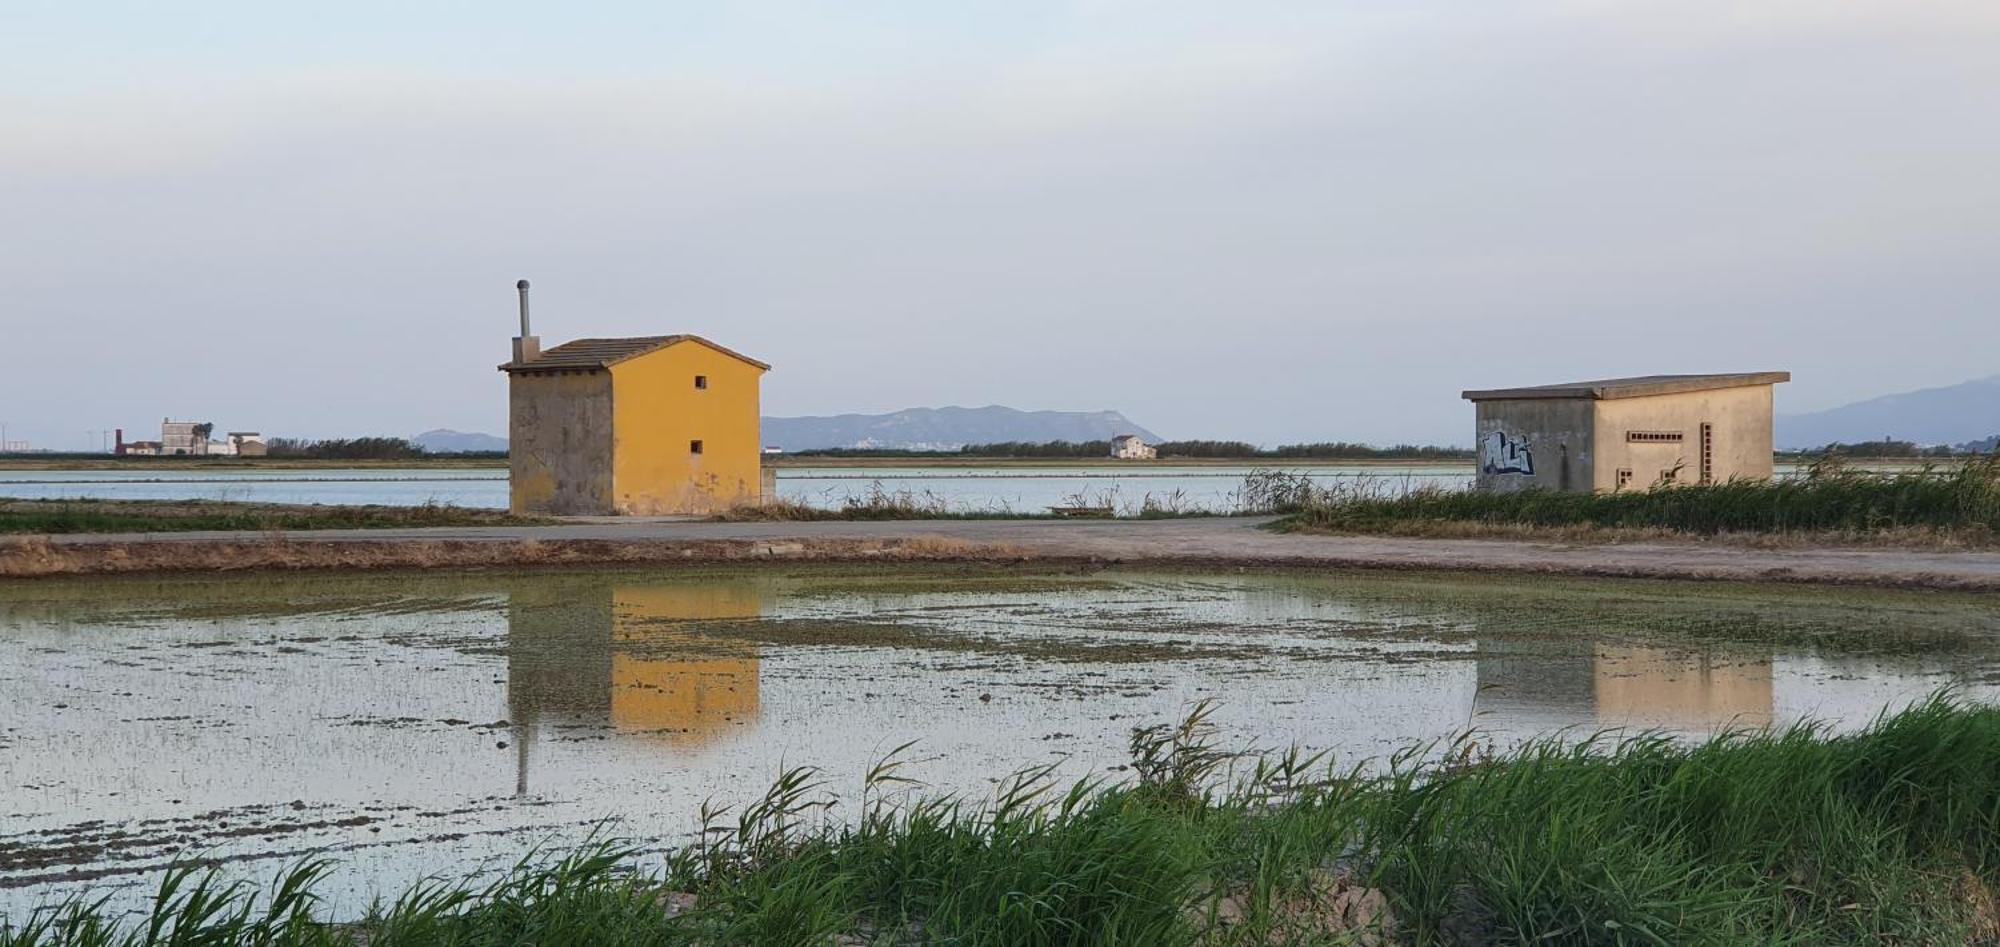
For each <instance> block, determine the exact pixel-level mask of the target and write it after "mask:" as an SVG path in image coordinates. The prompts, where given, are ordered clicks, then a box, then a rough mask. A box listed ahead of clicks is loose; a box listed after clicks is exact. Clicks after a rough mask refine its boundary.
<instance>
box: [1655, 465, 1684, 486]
mask: <svg viewBox="0 0 2000 947" xmlns="http://www.w3.org/2000/svg"><path fill="white" fill-rule="evenodd" d="M1680 479H1681V469H1680V468H1679V467H1675V468H1674V469H1672V470H1662V471H1660V482H1661V483H1663V484H1672V483H1677V482H1679V481H1680Z"/></svg>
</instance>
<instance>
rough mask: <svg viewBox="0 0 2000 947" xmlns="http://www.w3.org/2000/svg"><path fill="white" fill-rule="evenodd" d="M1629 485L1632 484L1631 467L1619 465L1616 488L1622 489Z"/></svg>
mask: <svg viewBox="0 0 2000 947" xmlns="http://www.w3.org/2000/svg"><path fill="white" fill-rule="evenodd" d="M1631 485H1632V468H1630V467H1620V468H1618V487H1617V489H1620V490H1623V489H1625V488H1626V487H1628V486H1631Z"/></svg>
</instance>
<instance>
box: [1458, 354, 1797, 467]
mask: <svg viewBox="0 0 2000 947" xmlns="http://www.w3.org/2000/svg"><path fill="white" fill-rule="evenodd" d="M1791 380H1792V376H1791V373H1789V372H1744V373H1738V374H1726V375H1646V376H1643V377H1638V378H1611V379H1605V380H1602V381H1580V382H1571V383H1568V384H1562V385H1539V386H1535V387H1529V388H1499V389H1492V390H1486V391H1467V392H1465V393H1464V397H1465V399H1466V400H1468V401H1471V402H1473V404H1474V405H1475V406H1476V407H1477V428H1476V435H1477V437H1478V451H1479V456H1478V464H1479V473H1478V485H1479V489H1481V490H1499V491H1512V490H1526V489H1530V488H1538V489H1545V490H1621V489H1628V490H1629V489H1645V488H1647V487H1650V486H1652V485H1654V484H1656V483H1660V482H1662V481H1665V482H1669V483H1721V482H1723V481H1727V480H1731V479H1739V478H1743V479H1762V478H1768V477H1769V476H1771V401H1772V386H1773V385H1776V384H1778V383H1780V382H1786V381H1791Z"/></svg>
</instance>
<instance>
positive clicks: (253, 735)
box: [0, 569, 2000, 916]
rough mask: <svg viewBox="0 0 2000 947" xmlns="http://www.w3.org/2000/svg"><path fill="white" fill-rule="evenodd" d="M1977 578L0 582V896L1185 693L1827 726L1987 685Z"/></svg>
mask: <svg viewBox="0 0 2000 947" xmlns="http://www.w3.org/2000/svg"><path fill="white" fill-rule="evenodd" d="M1995 604H1996V603H1995V602H1994V600H1993V599H1991V598H1990V597H1989V598H1979V597H1958V596H1950V595H1941V594H1935V593H1929V594H1916V593H1909V594H1904V593H1883V592H1861V591H1830V590H1821V589H1814V590H1807V589H1796V588H1764V587H1746V586H1726V585H1701V584H1670V583H1642V582H1603V581H1598V582H1566V581H1560V580H1544V579H1521V578H1518V577H1515V578H1509V577H1478V576H1438V575H1424V576H1412V575H1314V576H1305V575H1298V574H1268V573H1243V574H1235V573H1231V574H1200V575H1196V574H1165V573H1124V572H1101V573H1074V574H1058V575H1049V574H1028V573H1020V574H1009V573H993V572H966V571H955V570H951V569H932V570H920V571H907V570H906V571H900V572H883V571H867V570H812V571H805V570H800V571H791V572H774V571H770V570H765V571H761V572H731V571H710V572H700V573H693V574H688V573H681V574H676V575H668V574H661V573H622V572H590V573H539V574H532V575H500V574H469V575H444V576H439V575H427V576H361V577H356V576H341V577H315V578H303V579H302V578H271V577H255V578H239V579H184V580H164V581H162V580H147V581H116V582H105V581H95V582H90V583H81V582H79V583H73V584H72V583H57V582H43V583H33V584H14V585H6V584H0V913H11V914H14V915H16V916H19V915H20V913H21V912H23V911H25V910H27V909H29V908H31V907H32V906H34V905H36V904H39V903H44V902H46V901H48V900H49V899H51V898H56V897H60V896H62V895H64V894H68V893H71V892H74V891H76V890H78V889H79V888H80V887H81V886H82V885H84V884H86V883H88V884H90V885H94V886H97V887H99V888H100V889H102V890H106V891H110V892H112V893H113V896H114V898H115V899H117V900H118V901H119V902H120V903H125V904H131V903H136V901H137V900H138V899H139V898H140V896H141V894H142V892H143V888H144V886H146V885H149V884H151V883H152V882H153V881H154V880H155V879H156V877H157V872H158V870H159V868H160V867H161V866H162V865H165V864H167V863H168V862H170V861H171V860H173V859H175V858H190V857H203V858H211V859H215V860H218V861H221V862H223V863H225V864H226V865H227V866H228V870H229V871H230V872H232V873H233V874H235V875H236V876H238V877H242V878H246V879H252V880H256V879H261V878H265V877H268V876H269V874H270V873H272V872H273V871H275V870H276V869H277V868H278V867H280V866H282V865H285V864H288V863H290V862H293V861H296V860H297V859H299V858H302V857H305V856H307V855H330V856H333V857H335V858H337V859H339V860H340V862H341V863H342V865H343V866H344V868H343V870H342V872H341V873H340V874H339V875H338V876H337V878H336V884H335V885H334V887H333V888H331V889H330V891H332V892H333V893H335V894H336V895H337V897H338V899H339V900H338V902H337V905H336V907H337V908H339V909H340V910H343V911H346V912H358V911H359V910H360V909H362V908H363V907H364V906H365V905H366V903H367V900H368V898H370V897H371V896H373V895H375V894H377V893H382V892H389V893H393V892H395V891H398V890H400V889H401V888H403V887H405V886H406V885H408V884H409V883H410V882H412V881H413V880H415V879H417V878H420V877H423V876H425V875H433V874H441V875H446V876H450V877H458V876H461V875H463V874H465V873H467V872H468V871H471V870H474V869H478V868H480V867H482V866H485V867H497V866H501V865H504V864H505V863H507V862H511V861H512V860H514V859H516V858H518V857H520V856H521V855H522V854H523V853H524V852H526V851H528V850H529V849H531V848H532V847H534V846H537V845H560V844H564V843H568V842H574V841H578V840H581V839H583V838H586V837H587V836H588V835H589V834H590V833H592V832H593V831H597V832H604V833H609V834H613V835H617V836H621V837H626V838H633V839H639V840H643V841H644V842H646V843H648V844H650V845H655V846H658V845H664V844H671V843H672V842H674V841H675V840H678V839H683V838H685V837H686V833H687V831H688V830H689V829H690V828H692V826H693V823H694V819H695V813H696V810H697V808H698V806H699V805H700V803H701V802H702V800H704V799H707V798H711V797H712V798H714V799H716V800H718V801H721V802H732V803H733V802H741V801H743V800H745V799H747V798H748V797H750V796H752V795H753V794H756V793H758V792H759V791H761V789H762V788H763V787H764V786H765V785H766V784H767V783H768V781H769V780H770V779H771V777H772V776H774V775H775V774H776V773H777V772H778V771H779V770H780V768H782V767H785V766H792V765H802V764H810V765H815V766H819V767H822V768H823V769H824V770H825V773H826V776H827V778H828V779H829V780H830V782H831V785H832V788H833V789H834V790H835V791H838V792H840V793H842V794H843V795H845V796H847V797H849V798H850V799H851V798H852V797H853V796H854V795H855V788H856V784H857V783H858V781H859V779H860V776H861V773H862V772H863V771H864V770H865V769H866V768H867V767H868V766H869V765H870V764H871V763H873V762H874V761H875V760H876V759H878V758H879V757H880V756H881V754H883V753H884V752H885V751H887V750H888V749H889V748H891V747H893V746H895V745H897V744H900V743H902V742H904V741H906V740H916V741H918V743H917V745H916V747H915V748H914V749H913V750H912V751H911V754H910V758H911V760H912V763H911V765H910V767H909V769H908V772H909V774H910V775H912V776H915V777H916V778H919V779H921V780H923V781H924V782H925V783H926V784H928V785H929V786H930V787H931V789H930V791H933V792H960V793H965V794H968V795H972V796H983V795H984V794H986V793H987V792H989V791H990V788H991V784H992V780H993V779H994V778H995V777H998V776H1001V775H1004V774H1005V773H1007V772H1008V771H1010V770H1013V769H1015V768H1018V767H1022V766H1026V765H1030V764H1039V763H1045V762H1050V761H1057V760H1060V761H1063V762H1062V771H1063V772H1065V773H1067V774H1069V775H1071V776H1074V777H1081V776H1085V775H1090V774H1103V773H1111V774H1113V775H1115V774H1116V772H1117V767H1119V766H1121V765H1122V763H1123V762H1124V754H1123V750H1124V744H1125V741H1126V738H1127V736H1128V734H1129V732H1130V729H1131V727H1133V726H1134V725H1136V724H1142V723H1151V722H1157V721H1162V720H1166V719H1168V718H1170V717H1173V716H1175V715H1176V714H1178V713H1179V712H1180V711H1181V710H1182V709H1183V708H1184V707H1185V706H1186V705H1187V704H1188V703H1189V702H1191V701H1194V700H1198V699H1201V698H1204V697H1213V698H1217V699H1218V700H1220V701H1221V710H1220V712H1219V713H1218V720H1219V721H1220V723H1221V724H1222V726H1223V728H1224V735H1225V737H1226V738H1227V739H1228V740H1230V741H1231V742H1233V743H1236V744H1239V745H1247V744H1252V743H1255V744H1260V745H1265V746H1280V745H1285V744H1290V743H1299V744H1303V745H1305V746H1308V747H1311V748H1315V749H1322V748H1323V749H1332V750H1335V751H1337V752H1338V753H1339V754H1341V755H1342V756H1343V757H1346V758H1361V757H1374V756H1381V755H1383V754H1386V753H1388V752H1390V751H1393V750H1395V749H1398V748H1400V747H1402V746H1404V745H1406V744H1408V743H1409V742H1411V741H1417V740H1430V739H1436V738H1439V737H1443V736H1445V735H1448V734H1452V733H1454V732H1457V731H1461V730H1463V729H1465V728H1467V727H1469V726H1470V727H1476V728H1479V729H1481V730H1483V731H1485V732H1486V734H1487V737H1488V739H1491V740H1493V741H1495V742H1498V743H1501V744H1505V743H1509V742H1513V741H1517V740H1519V739H1522V738H1524V737H1528V736H1533V735H1539V734H1546V733H1550V732H1552V731H1557V730H1561V729H1563V728H1573V732H1585V731H1588V730H1593V729H1596V728H1601V727H1658V728H1666V729H1670V730H1675V731H1678V732H1683V733H1687V734H1690V735H1700V734H1705V733H1709V732H1713V731H1714V730H1715V729H1716V728H1719V727H1724V726H1728V725H1731V724H1738V725H1762V724H1767V723H1780V724H1783V723H1789V722H1793V721H1797V720H1801V719H1807V718H1812V719H1820V720H1825V721H1828V722H1830V723H1831V724H1832V725H1834V726H1838V727H1849V726H1855V725H1858V724H1860V723H1862V722H1865V721H1866V720H1867V719H1869V718H1870V717H1872V716H1873V715H1875V714H1876V713H1878V712H1879V711H1881V710H1882V709H1884V708H1886V707H1894V706H1900V705H1901V704H1903V703H1905V702H1908V701H1909V700H1912V699H1915V698H1918V697H1921V696H1922V695H1925V694H1927V693H1929V692H1931V691H1932V690H1934V689H1937V688H1940V687H1954V688H1958V689H1960V690H1961V691H1962V692H1963V693H1965V694H1966V695H1968V696H1971V697H1974V698H1976V699H2000V608H1996V607H1995Z"/></svg>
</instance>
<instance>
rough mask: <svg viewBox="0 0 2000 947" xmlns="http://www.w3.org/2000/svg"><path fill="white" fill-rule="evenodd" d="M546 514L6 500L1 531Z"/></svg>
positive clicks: (427, 507)
mask: <svg viewBox="0 0 2000 947" xmlns="http://www.w3.org/2000/svg"><path fill="white" fill-rule="evenodd" d="M552 522H555V521H554V520H551V519H548V518H546V517H535V516H517V515H514V514H511V513H508V512H507V511H505V510H485V509H469V508H466V507H461V506H454V505H452V504H449V503H425V504H423V505H421V506H319V505H301V504H282V503H232V502H226V501H221V500H74V499H72V500H0V534H6V533H12V534H50V535H53V534H62V533H157V532H189V531H205V530H215V531H238V530H244V531H256V532H270V531H273V530H305V529H398V528H410V527H422V526H522V525H536V524H543V523H552Z"/></svg>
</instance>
